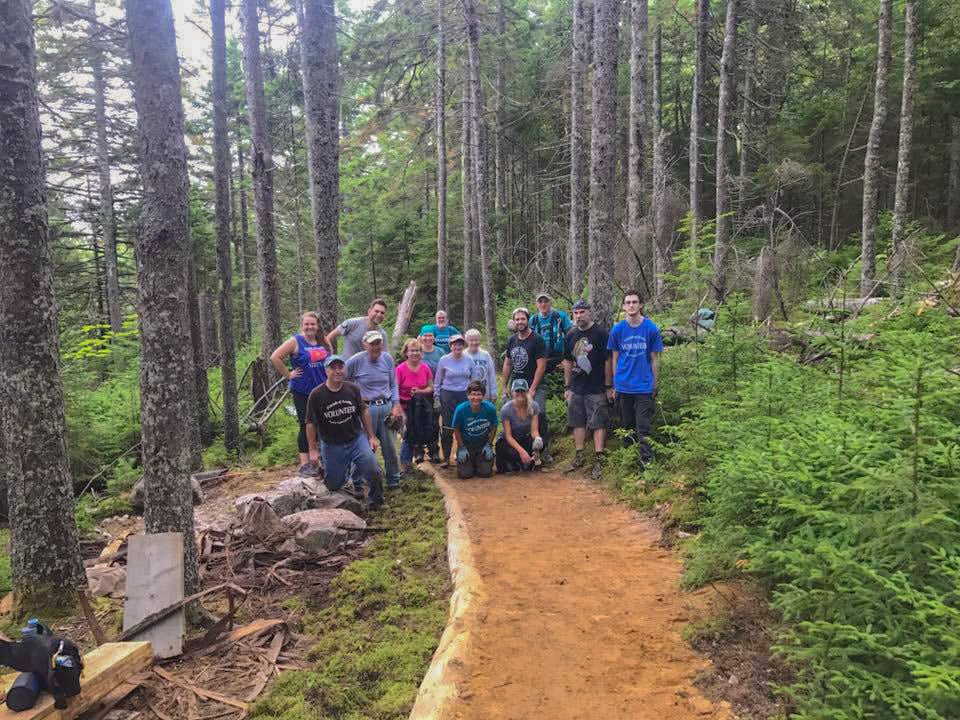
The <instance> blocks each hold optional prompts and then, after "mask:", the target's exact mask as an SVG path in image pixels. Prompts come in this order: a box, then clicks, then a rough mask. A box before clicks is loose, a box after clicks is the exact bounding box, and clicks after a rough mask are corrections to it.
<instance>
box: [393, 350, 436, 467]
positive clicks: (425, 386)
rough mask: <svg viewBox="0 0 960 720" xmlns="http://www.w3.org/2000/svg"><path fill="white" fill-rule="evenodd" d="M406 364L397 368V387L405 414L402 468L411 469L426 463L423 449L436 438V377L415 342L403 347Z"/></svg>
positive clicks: (403, 363)
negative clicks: (434, 393)
mask: <svg viewBox="0 0 960 720" xmlns="http://www.w3.org/2000/svg"><path fill="white" fill-rule="evenodd" d="M403 358H404V361H403V362H402V363H400V364H399V365H397V370H396V372H397V387H398V388H399V390H400V406H401V407H402V408H403V411H404V413H405V414H406V419H407V422H406V427H405V429H404V433H403V443H402V444H401V445H400V467H401V469H402V471H403V472H406V471H407V470H409V469H410V463H411V462H412V461H416V462H422V461H423V448H424V446H425V445H429V444H430V442H431V438H433V437H435V436H436V429H435V428H434V424H433V373H432V372H431V371H430V366H429V365H427V364H426V363H425V362H423V361H422V360H423V347H422V346H421V345H420V341H419V340H417V339H416V338H413V339H411V340H407V342H406V343H404V345H403Z"/></svg>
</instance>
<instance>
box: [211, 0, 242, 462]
mask: <svg viewBox="0 0 960 720" xmlns="http://www.w3.org/2000/svg"><path fill="white" fill-rule="evenodd" d="M224 5H225V1H224V0H210V24H211V27H212V39H213V162H214V165H213V177H214V185H215V189H216V195H215V198H216V217H217V276H218V277H219V280H220V287H219V295H220V298H219V299H220V376H221V379H222V387H223V391H222V394H223V445H224V447H225V448H226V449H227V450H230V451H232V452H235V453H236V452H239V451H240V418H239V410H238V399H237V346H236V338H235V337H234V333H233V266H232V265H231V263H230V136H229V130H228V128H227V33H226V23H225V18H224V13H225V10H224Z"/></svg>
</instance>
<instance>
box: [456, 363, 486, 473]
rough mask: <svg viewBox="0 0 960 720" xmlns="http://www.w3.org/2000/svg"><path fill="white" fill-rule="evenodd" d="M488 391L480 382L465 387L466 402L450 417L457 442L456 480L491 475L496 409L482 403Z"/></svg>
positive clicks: (484, 401) (476, 381)
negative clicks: (457, 478)
mask: <svg viewBox="0 0 960 720" xmlns="http://www.w3.org/2000/svg"><path fill="white" fill-rule="evenodd" d="M486 394H487V387H486V385H484V384H483V383H482V382H481V381H479V380H474V381H473V382H471V383H470V384H469V385H467V401H466V402H464V403H461V404H460V405H458V406H457V409H456V411H455V412H454V413H453V434H454V437H455V438H456V440H457V477H460V478H471V477H473V476H474V475H476V476H477V477H484V478H488V477H490V476H492V475H493V440H494V438H496V436H497V407H496V405H494V404H493V403H492V402H490V401H489V400H484V399H483V398H484V396H486Z"/></svg>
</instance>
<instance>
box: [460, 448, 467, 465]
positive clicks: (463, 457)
mask: <svg viewBox="0 0 960 720" xmlns="http://www.w3.org/2000/svg"><path fill="white" fill-rule="evenodd" d="M469 457H470V453H469V452H467V449H466V448H460V449H459V450H457V462H458V463H465V462H466V461H467V459H468V458H469Z"/></svg>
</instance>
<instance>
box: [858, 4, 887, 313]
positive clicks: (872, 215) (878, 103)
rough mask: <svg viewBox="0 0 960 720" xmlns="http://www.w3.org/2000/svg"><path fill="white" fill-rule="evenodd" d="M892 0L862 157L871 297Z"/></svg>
mask: <svg viewBox="0 0 960 720" xmlns="http://www.w3.org/2000/svg"><path fill="white" fill-rule="evenodd" d="M892 15H893V0H880V19H879V22H878V26H879V29H878V34H877V73H876V78H875V84H874V91H873V121H872V122H871V123H870V135H869V137H868V139H867V154H866V157H865V159H864V161H863V219H862V225H861V233H862V234H861V245H860V268H861V269H860V294H861V295H862V296H863V297H869V296H870V295H871V294H873V291H874V289H875V280H874V278H875V277H876V272H877V213H878V206H879V200H880V141H881V139H882V137H883V124H884V122H885V121H886V119H887V76H888V75H889V74H890V36H891V34H892V32H893V28H892V25H893V19H892Z"/></svg>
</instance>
